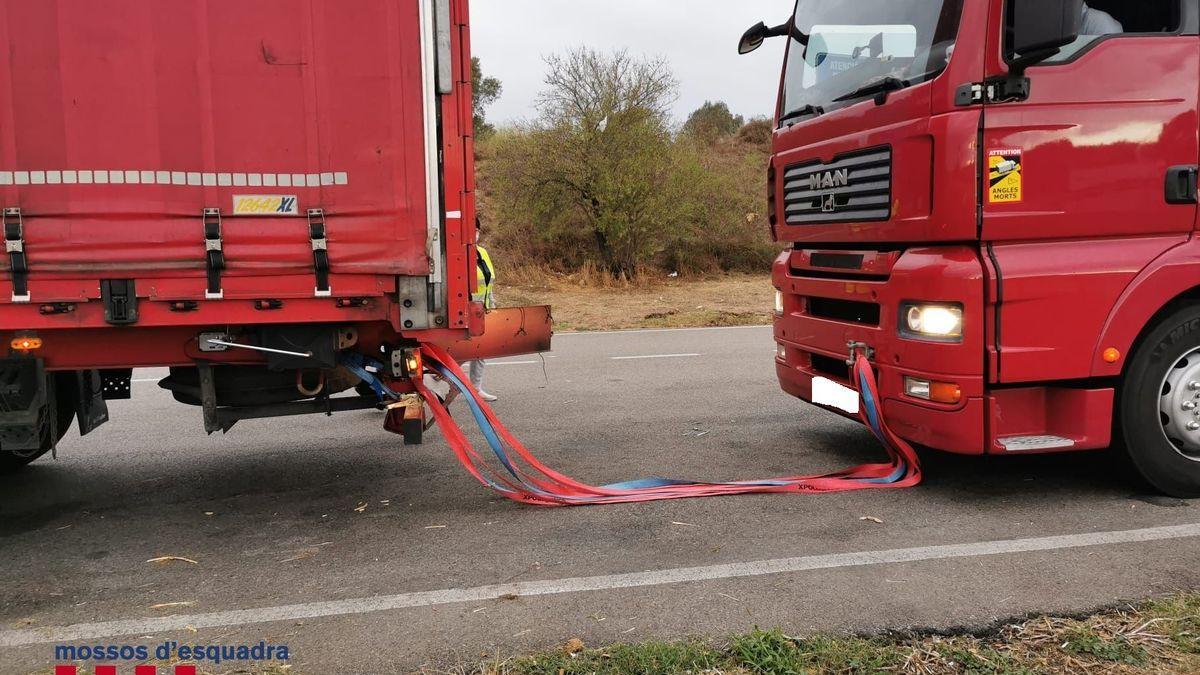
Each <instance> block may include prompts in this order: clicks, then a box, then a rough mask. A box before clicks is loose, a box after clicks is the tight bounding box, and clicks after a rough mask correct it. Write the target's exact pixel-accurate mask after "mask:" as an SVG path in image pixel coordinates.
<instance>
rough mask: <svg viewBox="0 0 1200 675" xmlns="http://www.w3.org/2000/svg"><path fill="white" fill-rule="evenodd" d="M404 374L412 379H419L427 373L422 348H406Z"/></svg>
mask: <svg viewBox="0 0 1200 675" xmlns="http://www.w3.org/2000/svg"><path fill="white" fill-rule="evenodd" d="M404 374H405V375H406V376H408V378H409V379H411V380H415V379H419V378H421V377H423V376H424V375H425V366H424V364H423V363H422V362H421V350H420V349H406V350H404Z"/></svg>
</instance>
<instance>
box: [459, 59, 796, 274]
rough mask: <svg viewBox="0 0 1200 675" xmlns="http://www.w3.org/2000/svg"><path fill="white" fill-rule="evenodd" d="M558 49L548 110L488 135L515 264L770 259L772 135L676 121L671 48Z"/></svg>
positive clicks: (689, 265)
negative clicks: (649, 55)
mask: <svg viewBox="0 0 1200 675" xmlns="http://www.w3.org/2000/svg"><path fill="white" fill-rule="evenodd" d="M547 63H548V66H549V74H548V76H547V89H546V91H545V92H544V93H543V94H542V96H541V97H540V99H539V116H538V118H537V119H536V120H535V121H533V122H531V123H527V124H524V125H520V126H514V127H509V128H505V129H501V130H499V131H497V132H496V134H495V135H494V136H492V137H491V138H490V139H489V140H488V141H487V142H486V143H484V144H482V145H481V147H480V162H479V173H480V192H481V193H482V195H481V196H482V203H483V204H484V209H485V211H486V212H487V213H488V214H489V216H490V217H489V218H488V220H489V221H490V223H489V224H490V225H492V227H491V228H490V229H491V231H492V234H490V235H489V236H490V238H491V243H492V244H493V246H494V247H495V248H497V250H498V251H499V252H500V253H501V255H503V256H505V257H506V258H507V259H508V260H509V262H510V264H513V263H532V264H546V265H550V266H552V267H554V268H556V269H559V270H562V271H566V272H573V271H577V270H579V269H582V268H584V267H585V266H595V267H599V268H601V269H603V270H605V271H606V272H607V273H609V274H611V275H612V276H614V277H617V278H621V277H631V276H634V275H636V274H638V272H639V271H640V270H644V269H660V270H668V271H678V272H680V273H681V274H692V273H705V272H712V271H717V270H745V271H761V270H764V269H766V268H767V267H768V266H769V264H770V261H771V258H772V257H773V255H774V252H775V251H776V247H775V246H774V245H773V244H772V243H771V242H770V240H769V237H768V236H767V227H766V223H765V217H764V214H765V211H766V204H765V190H766V188H765V185H764V181H765V171H766V162H767V152H768V150H767V149H766V148H764V147H763V146H762V145H759V144H756V143H746V142H743V141H741V140H739V137H738V136H736V135H732V133H731V135H728V136H726V137H721V138H710V137H707V136H704V137H702V138H697V137H696V135H694V134H678V135H677V134H675V133H673V131H672V130H671V128H670V120H669V109H670V105H671V103H672V102H673V101H674V97H675V87H676V85H675V80H674V77H673V75H672V74H671V72H670V70H669V69H668V68H667V66H666V64H665V63H664V62H662V61H656V60H643V59H637V58H634V57H631V56H630V55H629V54H627V53H625V52H617V53H615V54H601V53H599V52H595V51H592V50H587V49H582V50H577V51H574V52H570V53H568V54H566V55H564V56H560V57H551V58H550V59H548V62H547ZM712 105H716V104H712ZM720 105H721V106H723V104H720ZM726 110H727V108H726Z"/></svg>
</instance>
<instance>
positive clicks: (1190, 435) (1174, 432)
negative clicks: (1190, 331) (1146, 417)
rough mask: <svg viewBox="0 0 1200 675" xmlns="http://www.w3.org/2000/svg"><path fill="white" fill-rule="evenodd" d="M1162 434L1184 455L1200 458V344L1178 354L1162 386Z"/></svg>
mask: <svg viewBox="0 0 1200 675" xmlns="http://www.w3.org/2000/svg"><path fill="white" fill-rule="evenodd" d="M1158 415H1159V421H1160V422H1162V430H1163V435H1164V436H1165V437H1166V439H1167V441H1168V442H1169V443H1170V444H1171V447H1173V448H1175V452H1177V453H1179V455H1180V456H1181V457H1183V458H1184V459H1188V460H1191V461H1193V462H1200V348H1196V349H1193V350H1192V351H1190V352H1188V353H1186V354H1184V355H1183V356H1181V357H1179V359H1178V360H1176V361H1175V363H1174V364H1173V365H1172V366H1171V368H1170V370H1168V371H1167V376H1166V377H1164V378H1163V382H1162V387H1160V388H1159V399H1158Z"/></svg>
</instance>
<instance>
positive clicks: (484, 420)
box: [417, 345, 921, 506]
mask: <svg viewBox="0 0 1200 675" xmlns="http://www.w3.org/2000/svg"><path fill="white" fill-rule="evenodd" d="M422 351H423V353H424V356H425V363H426V364H427V365H428V366H429V368H430V369H431V370H432V371H433V372H434V373H436V374H437V375H438V376H439V377H441V378H442V379H444V380H445V381H446V382H448V383H449V384H450V386H451V387H452V388H453V389H457V390H458V391H460V392H461V393H462V394H463V396H464V397H465V400H466V403H467V406H468V407H469V408H470V411H471V414H472V416H473V417H474V418H475V421H476V423H477V424H478V425H479V428H480V431H482V432H483V435H484V437H485V438H486V439H487V441H488V445H489V446H491V450H492V452H493V454H494V455H495V457H496V459H497V460H498V462H499V464H500V466H498V467H497V466H494V465H493V464H491V463H489V462H487V461H485V460H484V458H483V457H482V456H481V455H480V454H479V452H478V451H476V449H475V447H474V446H473V445H472V444H471V441H470V440H469V439H468V438H467V436H466V434H465V433H464V432H463V430H462V428H461V427H460V426H459V425H458V422H457V421H456V420H455V419H454V418H453V417H452V416H451V415H450V412H449V411H448V410H447V409H446V406H445V405H444V404H443V403H442V400H441V399H440V398H439V397H438V396H437V394H435V393H434V392H433V391H431V390H430V389H429V388H428V387H426V386H425V384H424V383H423V382H417V390H418V392H419V393H420V394H421V396H422V398H424V400H425V402H426V403H427V404H428V406H429V409H430V410H431V411H432V412H433V416H434V419H435V421H436V422H437V423H438V426H439V427H441V429H442V433H443V434H444V435H445V437H446V441H447V443H449V445H450V448H451V449H452V450H453V451H454V454H455V456H457V457H458V459H459V461H460V462H462V465H463V466H464V467H465V468H466V469H467V471H469V472H471V475H473V476H475V478H477V479H478V480H479V481H480V482H481V483H483V484H484V485H486V486H488V487H490V488H492V489H494V490H496V491H498V492H500V493H501V494H503V495H504V496H505V497H507V498H509V499H512V500H514V501H518V502H522V503H526V504H536V505H539V506H584V505H590V504H621V503H630V502H649V501H660V500H666V499H687V498H692V497H713V496H718V495H735V494H761V493H810V494H812V493H831V492H846V491H851V490H878V489H893V488H905V487H912V486H915V485H917V484H919V483H920V482H921V465H920V461H919V460H918V458H917V454H916V452H914V451H913V448H912V446H911V445H909V444H908V443H907V442H905V441H904V440H903V439H901V438H900V437H899V436H897V435H896V434H895V433H893V432H892V430H891V429H889V428H888V426H887V422H886V421H885V420H884V419H883V415H882V414H881V410H880V405H879V401H880V399H879V393H878V388H877V385H876V381H875V374H874V371H873V370H872V368H871V364H870V362H869V361H868V360H867V358H866V357H865V356H862V355H861V354H859V355H856V359H855V364H854V367H853V369H852V377H853V380H854V384H855V385H856V386H857V389H858V391H859V392H860V396H861V398H862V406H861V411H860V413H859V415H860V417H861V418H862V421H863V423H864V424H866V425H867V428H869V429H870V430H871V431H872V433H874V434H875V436H876V438H878V439H879V441H880V442H881V443H882V444H883V446H884V448H885V449H886V450H887V453H888V457H889V461H888V462H887V463H881V464H864V465H862V466H858V467H854V468H852V469H847V470H845V471H838V472H836V473H829V474H822V475H817V476H791V477H786V478H776V479H771V480H755V481H734V482H728V483H707V482H698V481H682V480H669V479H662V478H650V479H643V480H637V481H631V482H628V483H618V484H614V485H604V486H593V485H588V484H586V483H582V482H580V481H577V480H575V479H573V478H570V477H568V476H565V475H563V474H561V473H558V472H556V471H554V470H552V469H550V468H549V467H547V466H546V465H545V464H543V463H542V462H541V461H539V460H538V459H537V457H535V456H534V455H533V453H531V452H530V451H529V450H528V449H527V448H526V447H525V446H524V445H522V444H521V442H520V441H518V440H517V439H516V437H515V436H513V434H512V433H511V432H510V431H509V430H508V429H507V428H506V427H505V426H504V425H503V424H502V423H501V422H500V420H499V418H497V417H496V414H495V413H494V412H493V411H492V409H491V407H490V406H488V404H487V403H486V402H485V401H483V400H482V399H481V398H480V397H479V392H478V391H476V390H475V388H474V387H472V386H471V384H470V380H469V378H468V377H467V376H466V374H465V373H463V371H462V368H460V367H459V365H458V364H457V363H455V362H454V359H453V358H451V356H450V355H449V353H447V352H446V351H445V350H443V349H441V348H440V347H437V346H435V345H424V346H423V347H422Z"/></svg>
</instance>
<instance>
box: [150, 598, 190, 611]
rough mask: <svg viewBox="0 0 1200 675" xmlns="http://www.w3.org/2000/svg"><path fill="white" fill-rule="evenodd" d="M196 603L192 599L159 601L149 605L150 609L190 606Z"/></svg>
mask: <svg viewBox="0 0 1200 675" xmlns="http://www.w3.org/2000/svg"><path fill="white" fill-rule="evenodd" d="M194 604H196V603H195V602H194V601H190V600H189V601H188V602H160V603H158V604H157V605H150V609H168V608H170V607H191V606H192V605H194Z"/></svg>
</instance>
